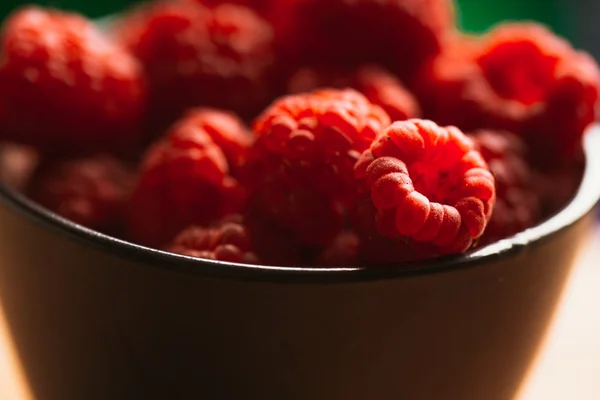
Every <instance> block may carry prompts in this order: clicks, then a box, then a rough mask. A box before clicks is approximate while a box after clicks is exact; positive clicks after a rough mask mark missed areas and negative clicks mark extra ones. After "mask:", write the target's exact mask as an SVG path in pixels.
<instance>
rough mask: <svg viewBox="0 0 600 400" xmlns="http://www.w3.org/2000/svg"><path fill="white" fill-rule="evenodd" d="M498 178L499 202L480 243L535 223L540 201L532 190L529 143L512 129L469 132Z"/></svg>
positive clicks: (498, 238) (508, 235) (494, 239)
mask: <svg viewBox="0 0 600 400" xmlns="http://www.w3.org/2000/svg"><path fill="white" fill-rule="evenodd" d="M469 136H470V137H471V138H472V139H473V141H474V142H475V145H476V147H477V149H478V150H479V152H480V153H481V155H482V156H483V158H484V159H485V161H486V162H487V163H488V166H489V168H490V171H491V172H492V174H493V175H494V178H495V181H496V204H495V206H494V211H493V213H492V218H491V220H490V222H489V224H488V226H487V228H486V230H485V233H484V234H483V236H482V238H481V240H480V241H479V244H480V245H483V244H489V243H493V242H495V241H497V240H500V239H505V238H507V237H510V236H512V235H515V234H517V233H519V232H522V231H524V230H525V229H528V228H531V227H532V226H534V225H535V224H536V223H537V222H538V221H539V218H540V203H539V199H538V196H537V194H536V193H535V192H534V190H533V189H532V184H533V178H534V174H533V171H532V170H531V168H530V167H529V165H528V164H527V161H526V160H527V154H526V146H525V143H524V142H523V141H522V140H521V138H519V137H518V136H516V135H514V134H512V133H509V132H497V131H489V130H486V131H478V132H475V133H473V134H471V135H469Z"/></svg>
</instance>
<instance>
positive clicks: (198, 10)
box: [118, 1, 274, 124]
mask: <svg viewBox="0 0 600 400" xmlns="http://www.w3.org/2000/svg"><path fill="white" fill-rule="evenodd" d="M120 25H121V29H120V32H119V33H118V35H119V36H120V39H121V41H122V42H123V43H124V44H125V45H126V46H127V47H128V48H129V49H131V50H132V51H133V53H134V54H135V55H136V56H137V57H138V58H139V59H140V60H141V61H142V63H143V64H144V66H145V67H146V71H147V74H148V76H149V79H150V82H151V87H152V94H151V97H152V112H153V117H154V118H155V119H156V120H157V121H159V122H161V123H162V124H164V123H165V122H166V123H169V122H170V121H172V120H173V119H175V118H177V117H179V116H180V114H181V112H183V111H184V110H185V109H187V108H189V107H194V106H208V107H215V108H222V109H227V110H232V111H233V112H235V113H237V114H239V115H241V116H242V117H244V118H252V117H254V116H256V114H258V113H259V112H260V111H261V110H262V109H263V108H264V107H265V106H267V105H268V103H269V101H270V100H271V98H272V97H273V96H272V93H271V83H272V82H271V79H272V75H273V70H274V55H273V31H272V28H271V26H270V25H269V24H268V23H267V22H266V21H265V20H263V19H262V18H260V17H259V16H258V15H257V14H256V13H255V12H253V11H252V10H250V9H248V8H246V7H243V6H237V5H233V4H223V5H219V6H216V7H214V8H206V7H203V6H201V5H200V4H197V3H194V2H188V1H171V2H158V3H154V4H151V5H150V6H145V7H142V8H140V9H138V10H137V11H134V12H133V14H132V15H131V16H129V17H126V19H125V20H124V21H122V22H121V24H120Z"/></svg>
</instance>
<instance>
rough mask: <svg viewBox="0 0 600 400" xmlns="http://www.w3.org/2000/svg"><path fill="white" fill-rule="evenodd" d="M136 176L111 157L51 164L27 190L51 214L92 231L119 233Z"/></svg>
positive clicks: (40, 171) (42, 169) (44, 165)
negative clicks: (51, 212)
mask: <svg viewBox="0 0 600 400" xmlns="http://www.w3.org/2000/svg"><path fill="white" fill-rule="evenodd" d="M134 181H135V174H134V173H133V171H132V170H131V169H130V168H129V167H128V166H126V165H125V164H123V163H122V162H120V161H119V160H117V159H114V158H112V157H109V156H94V157H89V158H81V159H75V160H61V161H50V162H47V163H42V164H41V165H40V166H39V168H38V169H37V172H36V174H35V175H34V177H33V179H32V181H31V182H30V184H29V187H28V189H27V192H28V194H29V195H30V196H31V198H32V199H33V200H35V201H37V202H38V203H40V204H41V205H42V206H44V207H46V208H48V209H49V210H50V211H53V212H55V213H57V214H58V215H60V216H62V217H64V218H67V219H69V220H71V221H73V222H75V223H78V224H80V225H83V226H85V227H87V228H90V229H95V230H98V231H101V232H104V233H108V234H119V233H120V229H121V226H122V221H123V217H124V215H123V213H124V208H125V205H126V202H127V200H128V199H129V196H130V194H131V190H132V189H133V184H134Z"/></svg>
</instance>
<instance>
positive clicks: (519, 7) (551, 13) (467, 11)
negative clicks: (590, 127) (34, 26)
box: [0, 0, 600, 58]
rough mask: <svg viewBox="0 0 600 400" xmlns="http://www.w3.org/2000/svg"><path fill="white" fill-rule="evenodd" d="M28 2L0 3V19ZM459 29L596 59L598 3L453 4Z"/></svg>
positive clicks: (74, 4)
mask: <svg viewBox="0 0 600 400" xmlns="http://www.w3.org/2000/svg"><path fill="white" fill-rule="evenodd" d="M134 1H135V0H45V1H37V3H41V4H44V5H48V6H54V7H58V8H64V9H71V10H77V11H81V12H84V13H85V14H87V15H89V16H91V17H99V16H102V15H106V14H109V13H114V12H116V11H118V10H120V9H122V8H123V7H127V6H128V5H130V4H133V3H134ZM26 3H31V1H23V0H0V16H2V17H4V16H5V15H6V14H7V13H9V12H10V10H12V9H13V8H15V7H17V6H21V5H23V4H26ZM457 4H458V7H459V10H460V25H461V26H462V28H463V29H465V30H466V31H469V32H483V31H485V30H486V29H488V28H489V27H490V26H491V25H493V24H494V23H496V22H498V21H501V20H507V19H509V20H536V21H539V22H542V23H544V24H547V25H548V26H550V27H551V28H552V29H553V30H554V31H555V32H557V33H558V34H560V35H562V36H565V37H567V38H568V39H569V40H571V41H572V42H573V43H574V44H575V46H576V47H579V48H584V49H587V50H589V51H590V52H592V53H593V54H594V55H595V56H596V57H597V58H600V40H599V39H600V24H598V23H597V18H598V17H600V1H598V0H503V1H482V0H457Z"/></svg>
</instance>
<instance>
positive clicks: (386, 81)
mask: <svg viewBox="0 0 600 400" xmlns="http://www.w3.org/2000/svg"><path fill="white" fill-rule="evenodd" d="M328 87H333V88H338V89H343V88H346V87H349V88H353V89H356V90H358V91H359V92H361V93H362V94H363V95H364V96H365V97H366V98H367V99H368V100H369V101H370V102H371V103H373V104H376V105H378V106H380V107H381V108H383V109H384V110H385V112H387V113H388V115H389V116H390V118H391V120H392V121H403V120H406V119H409V118H418V117H420V115H421V109H420V106H419V104H418V102H417V100H416V99H415V97H414V96H413V95H412V93H410V92H409V91H408V90H407V89H406V88H405V87H404V85H402V83H401V82H400V80H399V79H398V78H396V77H395V76H394V75H393V74H392V73H391V72H389V71H387V70H385V69H384V68H381V67H378V66H375V65H363V66H360V67H358V68H355V69H352V70H347V69H332V68H324V67H321V68H308V67H307V68H301V69H299V70H298V71H296V72H295V73H294V74H293V75H292V77H291V78H290V79H289V81H288V85H287V90H288V92H290V93H302V92H310V91H313V90H315V89H319V88H328Z"/></svg>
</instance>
